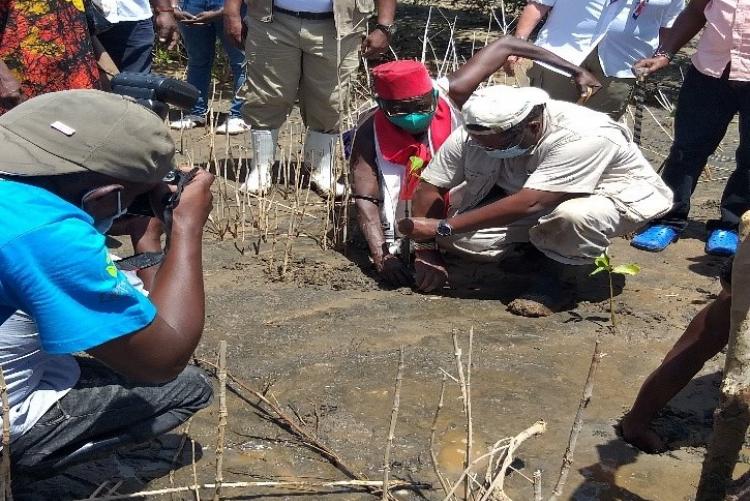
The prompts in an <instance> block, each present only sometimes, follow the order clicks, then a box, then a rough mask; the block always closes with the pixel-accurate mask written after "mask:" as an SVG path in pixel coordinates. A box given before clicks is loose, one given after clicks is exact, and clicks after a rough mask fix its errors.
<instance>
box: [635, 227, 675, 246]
mask: <svg viewBox="0 0 750 501" xmlns="http://www.w3.org/2000/svg"><path fill="white" fill-rule="evenodd" d="M678 238H680V234H679V233H678V232H677V230H676V229H674V228H673V227H672V226H667V225H666V224H655V225H653V226H649V227H648V228H646V229H645V230H643V231H641V232H640V233H638V234H637V235H636V236H635V237H633V240H631V241H630V245H632V246H633V247H635V248H636V249H641V250H645V251H649V252H661V251H663V250H664V249H666V248H667V247H669V244H671V243H672V242H675V241H676V240H677V239H678Z"/></svg>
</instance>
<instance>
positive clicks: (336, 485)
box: [79, 480, 428, 501]
mask: <svg viewBox="0 0 750 501" xmlns="http://www.w3.org/2000/svg"><path fill="white" fill-rule="evenodd" d="M222 487H223V488H225V489H249V488H258V489H260V488H266V489H267V488H276V489H295V490H299V489H306V490H318V489H336V490H332V491H331V492H332V493H335V492H341V489H342V488H366V489H372V490H382V489H383V482H381V481H380V480H333V481H328V482H307V481H284V480H269V481H257V482H226V483H224V484H223V485H222ZM426 487H428V486H427V485H425V484H419V483H415V482H405V481H392V482H391V485H390V489H392V490H396V489H404V488H412V489H422V488H426ZM215 488H216V484H210V483H209V484H203V485H195V486H192V485H190V486H184V487H174V488H165V489H154V490H150V491H141V492H133V493H130V494H118V495H115V496H106V497H99V498H90V499H95V500H96V501H119V500H122V499H135V498H143V497H149V496H163V495H165V494H177V493H180V492H190V491H196V492H197V490H200V489H206V490H208V489H215ZM79 501H84V500H79Z"/></svg>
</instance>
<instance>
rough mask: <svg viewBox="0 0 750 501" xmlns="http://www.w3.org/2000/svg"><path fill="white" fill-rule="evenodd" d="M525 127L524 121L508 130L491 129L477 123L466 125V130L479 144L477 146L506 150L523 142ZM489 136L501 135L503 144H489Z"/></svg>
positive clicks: (485, 148) (486, 148)
mask: <svg viewBox="0 0 750 501" xmlns="http://www.w3.org/2000/svg"><path fill="white" fill-rule="evenodd" d="M524 129H525V124H523V123H521V124H519V125H516V126H515V127H513V128H511V129H508V130H507V131H496V130H494V129H490V128H489V127H484V126H482V125H476V124H467V125H466V130H467V132H468V133H469V135H470V136H472V139H474V142H475V143H476V144H477V146H479V147H480V148H482V149H484V150H506V149H508V148H513V147H514V146H518V145H519V144H520V143H521V139H522V136H523V131H524ZM488 136H500V139H502V144H500V145H495V144H493V145H492V146H489V145H487V144H486V142H487V139H486V138H487V137H488ZM497 142H498V141H497V140H494V141H493V143H497Z"/></svg>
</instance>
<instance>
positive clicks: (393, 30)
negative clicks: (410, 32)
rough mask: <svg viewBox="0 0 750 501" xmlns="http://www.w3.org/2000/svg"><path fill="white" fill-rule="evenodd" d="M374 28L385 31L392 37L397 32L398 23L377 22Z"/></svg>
mask: <svg viewBox="0 0 750 501" xmlns="http://www.w3.org/2000/svg"><path fill="white" fill-rule="evenodd" d="M373 30H380V31H382V32H383V33H385V34H386V35H387V36H388V38H391V37H392V36H393V34H394V33H396V23H391V24H380V23H376V24H375V27H374V28H373Z"/></svg>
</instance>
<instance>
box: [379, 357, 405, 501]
mask: <svg viewBox="0 0 750 501" xmlns="http://www.w3.org/2000/svg"><path fill="white" fill-rule="evenodd" d="M403 375H404V347H403V346H402V347H401V348H400V349H399V356H398V370H397V371H396V385H395V387H394V390H393V408H392V409H391V424H390V426H389V427H388V439H387V440H386V444H385V455H384V456H383V500H384V501H385V500H386V499H388V476H389V475H390V473H391V447H392V446H393V438H394V435H395V432H396V421H397V420H398V407H399V405H400V403H401V380H402V378H403Z"/></svg>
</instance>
